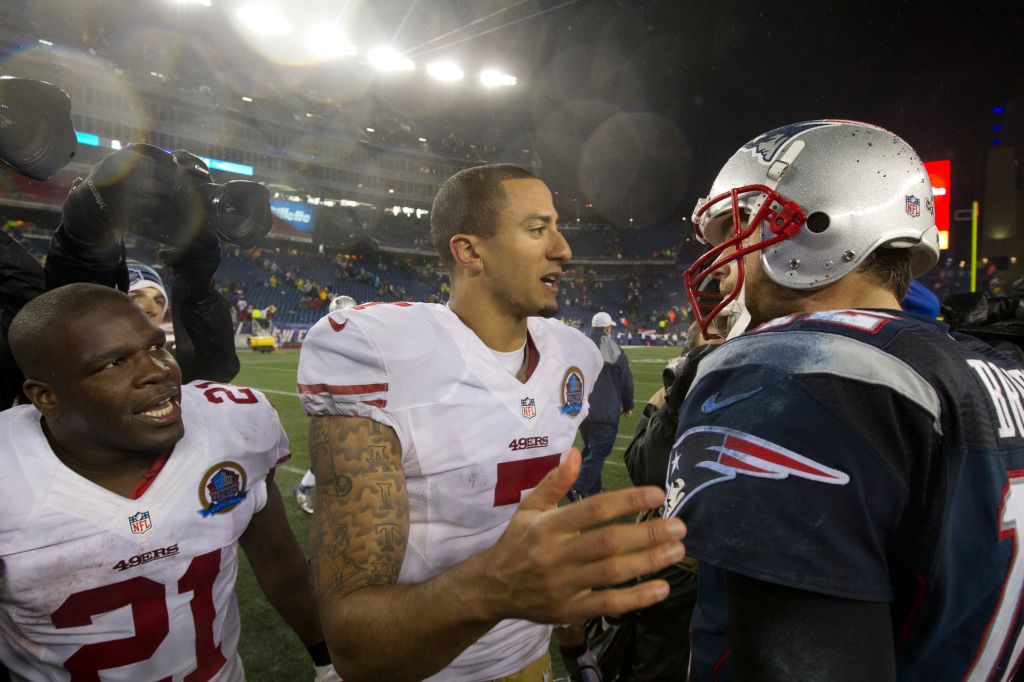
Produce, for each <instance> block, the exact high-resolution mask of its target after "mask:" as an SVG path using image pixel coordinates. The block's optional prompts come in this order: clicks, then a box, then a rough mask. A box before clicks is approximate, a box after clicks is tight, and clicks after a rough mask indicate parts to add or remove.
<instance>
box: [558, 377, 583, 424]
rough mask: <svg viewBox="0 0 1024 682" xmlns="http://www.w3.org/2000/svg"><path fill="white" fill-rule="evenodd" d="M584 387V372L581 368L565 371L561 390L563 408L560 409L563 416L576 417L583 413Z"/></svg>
mask: <svg viewBox="0 0 1024 682" xmlns="http://www.w3.org/2000/svg"><path fill="white" fill-rule="evenodd" d="M583 386H584V382H583V370H581V369H580V368H579V367H570V368H569V369H567V370H565V376H563V377H562V388H561V390H560V397H561V400H562V406H561V407H560V408H559V411H561V413H562V414H564V415H566V416H569V417H575V416H577V415H579V413H580V412H582V411H583V396H584V391H583Z"/></svg>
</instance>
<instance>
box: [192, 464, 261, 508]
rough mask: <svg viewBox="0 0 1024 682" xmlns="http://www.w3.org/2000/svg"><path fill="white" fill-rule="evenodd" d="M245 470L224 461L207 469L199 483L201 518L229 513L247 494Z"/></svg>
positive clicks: (238, 465) (239, 465)
mask: <svg viewBox="0 0 1024 682" xmlns="http://www.w3.org/2000/svg"><path fill="white" fill-rule="evenodd" d="M247 478H248V477H247V476H246V473H245V469H244V468H242V465H241V464H238V463H237V462H231V461H224V462H218V463H217V464H214V465H213V466H212V467H210V468H209V469H207V471H206V473H205V474H203V477H202V479H201V480H200V481H199V504H201V505H202V507H203V508H202V509H200V510H199V513H200V514H202V515H203V517H208V516H212V515H214V514H219V513H221V512H226V511H230V510H231V509H233V508H234V507H236V506H237V505H238V503H239V502H241V501H242V500H244V499H245V498H246V496H247V495H248V494H249V491H248V490H247V489H246V487H245V485H246V481H247Z"/></svg>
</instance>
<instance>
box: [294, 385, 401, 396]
mask: <svg viewBox="0 0 1024 682" xmlns="http://www.w3.org/2000/svg"><path fill="white" fill-rule="evenodd" d="M387 390H388V385H387V384H352V385H348V386H332V385H331V384H299V385H298V391H299V393H301V394H304V395H314V394H317V393H330V394H331V395H359V394H360V393H382V392H385V391H387Z"/></svg>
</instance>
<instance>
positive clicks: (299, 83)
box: [11, 0, 1024, 223]
mask: <svg viewBox="0 0 1024 682" xmlns="http://www.w3.org/2000/svg"><path fill="white" fill-rule="evenodd" d="M241 1H242V0H213V3H214V6H213V8H211V9H206V8H196V7H189V8H182V7H179V6H176V5H173V4H171V3H170V2H169V0H79V1H78V2H76V3H73V4H71V5H69V4H68V3H66V2H46V1H40V0H35V1H33V2H30V1H29V0H12V2H13V3H14V4H13V5H11V6H12V7H14V6H16V5H18V6H21V8H22V9H21V10H20V11H21V12H23V13H25V14H27V15H29V16H31V17H32V20H33V22H34V24H35V25H36V26H37V30H38V32H39V33H40V35H42V34H46V33H47V32H52V30H53V22H55V21H59V22H63V24H64V25H65V26H67V27H70V28H69V29H68V30H70V31H78V30H80V29H79V27H80V26H82V25H85V24H89V23H90V22H92V23H96V22H98V23H100V24H101V25H104V26H105V27H106V28H105V30H106V32H107V35H108V37H109V38H111V39H112V40H113V41H114V42H116V43H118V44H123V45H127V46H129V49H131V46H132V45H139V44H142V43H146V42H148V43H157V42H160V43H165V44H168V45H172V46H174V50H177V51H179V52H185V51H188V52H190V53H191V54H193V55H196V56H198V58H199V59H200V60H202V61H205V63H206V64H207V66H208V69H209V71H210V73H211V75H212V76H211V77H212V82H213V84H214V87H216V88H230V89H234V90H235V91H236V92H239V93H248V94H251V95H254V96H255V97H256V98H257V101H259V99H260V98H261V97H262V98H266V97H268V96H273V97H277V98H281V99H283V100H286V101H290V100H296V101H300V102H301V101H319V102H325V101H331V102H358V101H367V100H372V101H374V102H377V103H380V104H383V105H384V106H385V107H386V108H388V109H390V110H392V111H395V112H398V113H399V114H401V115H402V116H403V117H405V118H406V119H408V120H412V121H415V122H416V124H417V125H418V126H420V127H422V128H423V129H425V130H428V131H429V130H431V129H434V130H437V131H441V130H445V129H451V128H452V127H456V128H458V129H459V130H460V131H462V133H463V135H464V137H465V139H467V140H468V141H474V140H475V141H478V142H485V143H490V144H495V145H498V146H507V147H509V148H521V147H529V148H531V149H534V150H536V151H537V153H538V155H539V158H540V160H541V162H542V174H543V175H544V176H545V178H546V179H547V180H548V181H549V183H550V184H551V185H552V187H553V189H555V190H556V191H558V193H559V197H558V202H559V209H560V211H562V213H563V215H565V216H566V217H569V218H572V217H575V216H574V214H575V212H576V211H577V207H578V206H582V204H584V203H587V202H590V203H593V204H594V209H595V212H596V213H597V214H598V215H602V216H605V217H607V218H609V219H612V220H615V221H625V220H626V219H627V218H628V217H630V216H632V217H634V218H635V219H636V221H637V222H638V223H643V222H647V221H652V220H659V219H664V218H665V217H668V216H677V217H678V216H682V215H687V214H688V213H689V211H690V209H691V208H692V206H693V203H694V201H695V199H696V197H697V196H698V195H699V194H702V193H704V192H705V191H706V189H707V187H708V186H709V184H710V182H711V180H712V179H713V176H714V174H715V172H716V170H717V169H718V168H719V167H720V166H721V164H722V163H724V162H725V160H726V159H727V158H728V156H729V155H730V154H731V153H732V152H733V151H734V150H735V149H736V148H738V147H739V146H740V145H741V144H742V143H744V142H745V141H747V140H748V139H750V138H752V137H754V136H755V135H756V134H758V133H760V132H763V131H766V130H769V129H771V128H774V127H777V126H779V125H783V124H786V123H792V122H796V121H802V120H808V119H812V118H819V117H834V118H854V119H861V120H865V121H869V122H871V123H875V124H878V125H881V126H884V127H886V128H889V129H890V130H893V131H894V132H896V133H898V134H900V135H902V136H903V137H905V138H906V139H907V140H908V142H910V143H911V145H913V146H914V147H915V148H916V149H917V150H918V151H919V152H920V154H921V155H922V156H923V157H924V158H926V159H935V158H952V160H953V174H954V177H953V197H952V199H953V208H954V209H955V208H959V207H962V206H963V205H966V204H967V203H969V201H970V199H971V198H976V194H977V192H979V191H980V180H981V174H982V173H981V169H982V164H983V162H984V155H985V151H986V149H988V148H989V147H990V145H991V139H992V136H993V132H992V126H993V124H994V123H996V122H997V121H996V119H995V116H994V114H993V113H992V107H993V106H994V105H996V104H1004V105H1006V106H1007V113H1006V114H1004V115H1003V121H1002V122H1003V123H1004V124H1006V125H1007V130H1004V131H1002V132H1001V133H999V134H1000V135H1002V137H1003V138H1004V140H1005V142H1006V143H1015V144H1016V145H1017V146H1018V147H1020V146H1021V145H1022V144H1024V131H1022V127H1024V124H1022V120H1021V116H1022V114H1021V112H1022V109H1024V97H1022V93H1024V39H1022V36H1024V11H1021V7H1020V3H1019V2H1016V1H1002V2H999V1H996V2H986V3H974V6H972V7H971V8H970V9H969V10H968V9H967V5H966V4H963V3H961V4H959V7H960V8H961V9H960V11H959V13H957V12H954V11H953V10H952V9H948V8H947V6H948V5H950V4H951V3H942V2H939V1H938V0H936V1H935V2H932V3H923V2H921V3H918V2H900V1H897V0H893V1H890V2H877V3H866V2H851V1H847V0H837V1H827V0H826V1H822V2H816V3H812V2H791V3H776V4H772V3H766V2H753V1H746V2H730V1H729V0H717V1H715V2H710V1H707V0H704V1H700V0H648V1H627V0H576V1H575V2H574V1H572V0H348V1H347V2H344V3H342V2H337V1H336V0H290V1H289V2H282V3H279V4H280V5H281V6H282V7H284V8H286V10H287V11H288V12H289V14H290V16H291V19H292V21H293V23H294V24H295V25H296V26H300V25H302V24H303V23H307V24H308V23H309V22H311V21H314V20H316V19H318V18H323V17H327V18H333V17H337V16H338V14H339V11H341V13H342V15H343V19H344V21H343V22H342V23H343V24H344V25H345V26H346V28H347V29H348V31H349V33H350V35H351V36H352V40H353V42H355V43H356V44H357V45H359V47H360V48H361V49H362V50H364V51H365V49H366V48H368V47H372V46H373V45H374V44H377V43H380V42H391V43H392V44H393V45H394V46H395V47H396V48H400V49H402V50H406V51H408V54H409V55H410V56H412V57H414V58H415V59H416V60H417V62H419V63H420V64H421V65H422V64H423V63H425V62H427V61H429V60H432V59H435V58H453V59H455V60H457V61H459V62H460V63H462V64H463V66H464V68H465V69H466V71H467V74H469V73H472V72H475V70H476V69H477V68H479V67H482V66H486V65H492V64H494V65H498V66H502V67H505V68H506V69H507V70H508V71H509V72H511V73H514V74H516V75H517V76H518V77H519V85H518V86H517V87H516V88H514V89H512V90H509V91H502V92H494V93H489V94H482V91H481V89H480V88H479V87H478V86H476V85H474V84H472V83H470V82H468V79H467V82H465V83H462V84H459V85H457V86H445V85H440V84H437V83H434V82H431V81H429V80H428V79H427V78H426V77H425V75H424V74H423V73H422V70H421V69H420V70H418V71H417V72H415V73H412V74H407V75H404V76H393V75H389V76H380V75H373V73H372V72H371V71H370V70H369V69H368V68H367V67H366V65H365V64H363V63H360V61H359V60H355V61H354V62H352V63H349V64H341V63H334V64H322V65H319V66H315V67H314V66H309V65H296V64H289V65H281V64H277V65H274V64H273V63H272V62H270V61H267V60H266V59H264V57H263V55H261V54H260V53H259V52H260V50H263V49H266V48H272V47H275V46H276V47H281V46H282V45H283V46H284V47H286V48H287V46H288V40H289V39H276V40H270V39H265V40H262V41H255V42H252V43H250V44H249V45H244V44H242V43H241V42H240V41H237V40H235V39H234V38H233V37H232V34H233V28H232V26H231V21H230V20H229V19H228V17H229V16H230V15H231V13H232V8H233V7H234V6H236V5H238V4H239V3H241ZM339 8H343V9H341V10H339ZM467 24H472V25H471V26H470V27H468V28H465V29H463V27H465V26H466V25H467ZM474 35H476V36H478V37H473V36H474ZM259 43H262V44H259ZM275 43H276V45H275ZM283 82H286V83H288V84H289V85H288V86H287V87H288V88H290V89H291V90H292V92H289V91H288V90H286V89H282V87H281V86H280V85H279V84H280V83H283ZM297 106H303V105H302V104H301V103H300V104H297ZM573 197H575V198H579V199H580V200H581V201H580V203H579V204H576V203H573V202H572V198H573ZM579 210H580V213H584V212H585V210H584V209H579Z"/></svg>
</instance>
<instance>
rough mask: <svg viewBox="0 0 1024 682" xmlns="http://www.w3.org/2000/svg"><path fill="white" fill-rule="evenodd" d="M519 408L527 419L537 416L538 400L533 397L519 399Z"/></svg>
mask: <svg viewBox="0 0 1024 682" xmlns="http://www.w3.org/2000/svg"><path fill="white" fill-rule="evenodd" d="M519 409H520V411H521V412H522V413H523V416H524V417H526V418H527V419H533V418H534V417H536V416H537V401H535V400H534V399H533V398H523V399H522V400H520V401H519Z"/></svg>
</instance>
